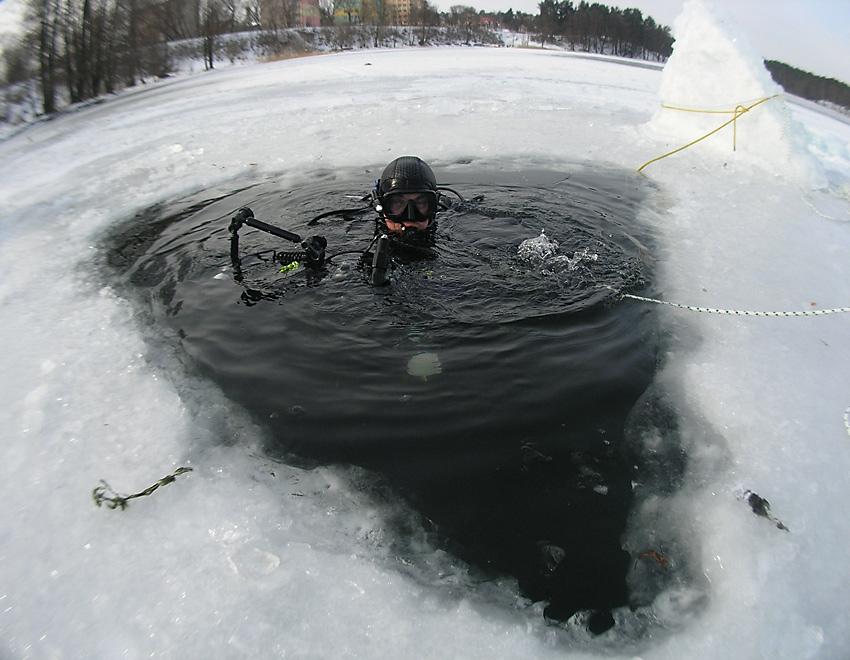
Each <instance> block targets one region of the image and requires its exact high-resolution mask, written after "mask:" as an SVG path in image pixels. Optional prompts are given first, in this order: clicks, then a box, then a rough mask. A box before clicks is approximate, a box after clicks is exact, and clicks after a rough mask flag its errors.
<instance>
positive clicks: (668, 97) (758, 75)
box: [650, 0, 825, 188]
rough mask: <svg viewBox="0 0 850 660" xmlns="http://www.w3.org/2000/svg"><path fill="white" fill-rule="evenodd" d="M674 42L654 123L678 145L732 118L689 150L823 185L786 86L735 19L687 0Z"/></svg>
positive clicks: (809, 184) (675, 27) (676, 24)
mask: <svg viewBox="0 0 850 660" xmlns="http://www.w3.org/2000/svg"><path fill="white" fill-rule="evenodd" d="M673 35H674V37H675V39H676V42H675V44H674V46H673V54H672V55H671V57H670V59H669V60H668V62H667V64H666V65H665V66H664V74H663V76H662V78H661V87H660V97H661V104H662V107H661V108H660V109H659V110H658V111H657V112H656V113H655V114H654V115H653V118H652V121H651V122H650V126H651V128H652V129H653V130H654V131H656V132H657V134H658V135H659V136H662V137H664V138H665V139H666V140H667V141H668V144H669V146H670V148H671V149H672V148H678V147H680V146H683V145H685V144H688V143H690V142H691V141H693V140H696V139H698V138H701V137H703V136H705V135H708V134H709V133H711V132H712V131H715V130H716V129H718V128H719V127H720V126H722V125H723V124H724V123H726V122H729V121H730V120H733V118H735V117H737V119H735V121H734V122H733V123H731V124H729V125H728V126H726V127H725V128H723V129H722V130H720V131H718V132H717V133H715V134H714V135H711V137H708V138H707V139H705V140H703V141H702V142H700V143H699V145H698V146H696V147H692V149H697V150H700V151H702V150H705V149H708V150H710V151H711V152H714V153H715V154H717V156H719V157H720V158H722V159H724V161H725V160H729V159H735V160H737V161H743V162H744V163H746V164H755V165H757V166H759V167H762V168H764V169H766V170H767V171H769V172H771V173H775V174H781V175H784V176H786V177H788V178H791V179H792V180H795V181H797V182H799V183H801V184H802V185H804V186H806V187H807V188H819V187H823V186H824V185H825V179H824V176H823V173H822V172H821V171H820V167H819V165H818V163H817V161H816V160H815V159H814V158H812V157H811V156H810V155H809V153H808V151H807V138H806V136H805V134H804V129H803V127H802V126H800V125H799V124H797V123H796V122H793V121H792V120H791V116H790V111H789V109H788V107H787V104H786V102H785V101H784V100H783V98H782V94H783V90H782V88H781V87H780V86H779V85H777V84H776V83H775V82H774V81H773V79H772V78H771V76H770V73H769V72H768V70H767V68H766V67H765V66H764V61H763V58H762V56H761V55H760V54H759V52H758V51H757V50H756V48H755V46H753V44H752V43H751V42H750V40H749V38H748V37H747V35H746V34H745V33H744V31H743V29H742V28H741V27H740V25H738V24H737V23H736V22H735V20H734V18H732V17H731V15H729V14H728V13H726V12H725V11H724V10H722V9H720V8H719V7H717V6H716V5H713V4H711V3H708V2H702V0H690V2H687V3H686V4H685V9H684V12H683V13H682V14H681V15H680V16H679V17H678V18H677V19H676V21H675V22H674V24H673Z"/></svg>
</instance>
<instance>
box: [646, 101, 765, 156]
mask: <svg viewBox="0 0 850 660" xmlns="http://www.w3.org/2000/svg"><path fill="white" fill-rule="evenodd" d="M777 96H779V94H774V95H773V96H767V97H765V98H763V99H759V100H758V101H756V102H755V103H753V104H752V105H741V104H738V105H737V106H735V109H734V110H698V109H694V108H679V107H676V106H672V105H666V104H664V103H662V104H661V107H662V108H665V109H667V110H681V111H682V112H700V113H705V114H729V113H732V115H733V117H732V119H730V120H729V121H727V122H724V123H723V124H721V125H720V126H718V127H717V128H715V129H714V130H713V131H711V132H710V133H706V134H705V135H703V136H702V137H701V138H697V139H696V140H694V141H693V142H689V143H688V144H686V145H685V146H683V147H679V148H678V149H674V150H673V151H671V152H669V153H666V154H664V155H663V156H659V157H658V158H653V159H652V160H650V161H647V162H646V163H644V164H643V165H641V166H640V167H639V168H638V172H640V171H641V170H642V169H643V168H644V167H646V166H647V165H651V164H652V163H654V162H656V161H659V160H661V159H662V158H667V156H672V155H673V154H677V153H679V152H680V151H684V150H685V149H687V148H688V147H692V146H693V145H695V144H696V143H697V142H700V141H702V140H705V138H707V137H711V136H712V135H714V134H715V133H717V132H718V131H720V130H722V129H724V128H726V127H727V126H728V125H729V124H732V125H733V134H732V149H733V150H734V149H736V148H737V143H738V124H737V121H738V117H740V116H741V115H743V114H745V113H747V112H749V111H750V110H752V109H753V108H755V107H756V106H757V105H761V104H762V103H764V102H765V101H769V100H770V99H773V98H776V97H777Z"/></svg>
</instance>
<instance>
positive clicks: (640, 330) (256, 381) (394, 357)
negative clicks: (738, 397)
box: [107, 169, 655, 630]
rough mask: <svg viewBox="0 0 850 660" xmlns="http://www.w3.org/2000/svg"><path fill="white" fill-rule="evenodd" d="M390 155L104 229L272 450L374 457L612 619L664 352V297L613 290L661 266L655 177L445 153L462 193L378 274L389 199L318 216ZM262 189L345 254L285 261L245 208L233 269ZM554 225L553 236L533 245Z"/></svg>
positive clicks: (460, 534)
mask: <svg viewBox="0 0 850 660" xmlns="http://www.w3.org/2000/svg"><path fill="white" fill-rule="evenodd" d="M377 171H378V170H376V171H375V172H371V171H363V172H357V173H351V172H348V173H343V174H336V175H334V174H325V175H323V176H320V177H318V178H314V179H313V180H312V181H311V183H310V184H309V185H307V186H303V187H300V188H298V189H296V190H281V189H280V188H279V186H277V185H276V184H273V183H269V184H262V185H256V186H252V187H249V188H246V189H243V190H241V191H236V192H233V193H230V194H225V195H222V196H221V197H219V198H217V199H213V198H210V197H209V196H203V195H200V196H198V197H197V198H194V199H185V200H178V201H176V202H174V203H171V204H166V205H162V206H160V207H157V208H154V209H150V210H149V211H147V212H145V213H143V214H141V215H140V216H139V217H137V218H135V219H133V220H132V221H131V222H128V223H127V224H125V225H124V226H122V227H120V228H119V229H118V230H116V231H115V233H114V235H112V236H110V237H109V238H108V241H107V242H108V245H109V262H110V266H111V268H112V269H114V270H117V271H118V273H119V274H120V277H122V278H123V279H124V280H125V281H126V282H128V283H131V284H132V285H135V286H136V287H139V288H140V290H141V291H143V292H144V295H145V298H146V300H147V301H148V302H149V304H150V305H151V308H152V310H153V314H154V318H155V320H156V323H159V324H162V325H164V326H168V327H169V328H171V329H173V330H175V331H176V332H177V333H178V335H179V337H180V343H181V346H182V349H183V350H184V351H185V352H186V354H188V355H189V356H190V357H191V359H192V360H193V362H194V364H195V365H196V366H197V368H198V370H199V371H200V372H202V373H203V374H206V375H207V376H208V377H209V378H211V379H213V380H214V381H215V382H216V383H218V385H219V386H220V387H221V388H222V389H223V391H224V392H225V393H226V394H227V395H228V396H229V397H230V398H232V399H233V400H234V401H237V402H239V403H240V404H242V405H243V406H245V407H246V408H248V409H249V410H251V411H252V412H253V413H254V414H255V415H256V417H257V419H259V420H261V421H262V423H263V424H264V425H265V426H266V427H267V428H268V429H269V430H270V437H272V438H273V440H272V441H271V443H270V445H269V446H268V447H267V448H266V450H267V451H268V453H269V454H271V455H273V456H275V457H278V458H284V459H286V460H290V461H293V462H297V463H300V464H325V463H349V464H355V465H359V466H363V467H366V468H368V469H369V470H372V471H374V472H375V473H376V474H379V475H381V478H382V479H383V480H385V481H386V482H387V483H389V484H390V485H391V486H392V488H393V489H394V491H395V492H397V493H399V494H400V495H401V496H402V497H404V498H405V499H407V500H408V501H409V502H410V503H411V504H412V505H413V506H414V507H415V508H416V509H417V510H418V511H419V512H420V513H421V514H422V516H423V517H424V519H426V520H427V521H428V523H427V524H428V525H429V526H430V528H431V529H432V530H433V533H434V537H435V538H436V539H438V540H439V543H440V544H441V545H443V546H444V547H445V548H446V549H448V550H450V551H451V552H453V553H455V554H456V555H457V556H458V557H460V558H462V559H464V560H465V561H467V562H469V563H471V564H473V565H474V566H476V567H478V568H479V569H481V571H482V572H483V573H484V574H485V575H487V574H490V575H510V576H513V577H516V578H517V579H518V581H519V584H520V588H521V589H522V591H523V593H524V594H526V595H527V596H529V597H530V598H532V599H535V600H545V601H548V602H549V606H548V608H547V616H549V617H551V618H554V619H565V618H567V617H569V616H570V615H571V614H572V613H574V612H575V611H578V610H591V611H594V612H599V613H600V614H599V615H598V616H597V617H596V622H595V623H592V624H591V625H592V626H595V627H596V628H597V629H599V630H601V629H604V628H605V627H606V626H607V625H608V623H606V622H609V623H610V621H609V618H608V616H607V614H606V612H607V611H609V610H610V609H612V608H616V607H619V606H622V605H625V604H627V603H628V601H629V594H628V590H627V588H626V575H627V573H628V571H629V569H630V566H631V565H632V564H633V562H634V559H635V558H633V557H630V556H629V555H628V554H627V553H626V552H624V551H623V550H622V547H621V536H622V534H623V531H624V528H625V524H626V519H627V517H628V514H629V508H630V504H631V502H632V487H631V480H632V476H633V469H634V465H633V457H631V456H629V454H628V452H627V450H626V447H625V443H624V429H625V425H626V420H627V417H628V415H629V412H630V411H631V410H632V408H633V406H634V404H635V402H636V401H637V399H638V398H639V397H640V396H641V395H642V394H643V393H644V391H645V390H646V389H647V387H648V385H649V383H650V381H651V380H652V377H653V372H654V369H655V344H654V339H653V337H654V335H653V328H652V319H651V317H650V316H649V314H650V312H651V310H649V309H648V308H647V307H646V306H641V305H640V304H639V303H638V304H636V303H633V302H629V301H621V300H619V299H618V298H617V296H616V295H615V293H614V291H638V290H642V289H645V287H647V286H649V280H650V276H651V262H650V259H649V255H648V251H647V249H646V247H645V245H647V244H649V243H650V240H649V237H648V236H647V234H646V231H645V230H644V229H642V228H641V227H640V226H639V224H638V222H637V220H636V212H637V209H638V208H639V206H640V204H641V203H642V201H643V197H644V194H645V191H644V190H643V188H642V184H641V183H640V180H639V179H635V178H633V177H632V176H631V175H628V174H626V173H623V172H602V171H589V170H581V171H577V172H573V173H569V172H551V171H537V172H528V171H526V172H521V173H506V172H481V171H477V172H463V171H461V170H458V171H455V172H454V173H452V174H451V175H449V176H448V177H447V176H440V174H441V173H440V171H439V169H438V170H437V174H438V177H439V178H440V180H441V182H444V183H446V184H448V185H451V187H452V188H454V189H455V190H457V191H459V192H461V193H462V194H463V196H464V197H465V199H466V201H465V202H464V203H457V204H455V207H454V208H452V209H450V210H448V211H446V212H444V213H441V214H440V215H439V216H438V219H439V229H438V233H437V240H436V245H435V249H434V253H433V254H432V255H430V256H425V257H424V258H416V259H413V260H409V263H404V264H399V265H397V266H396V267H395V268H394V269H393V270H392V271H391V283H390V285H389V286H386V287H382V288H375V287H372V286H369V284H368V282H367V273H366V271H365V270H364V269H363V268H362V267H360V266H358V263H357V259H358V254H357V252H359V251H362V250H363V249H365V248H366V247H367V246H368V245H369V243H370V241H371V239H372V237H373V233H374V214H372V213H367V214H364V215H359V216H357V217H356V218H354V219H342V218H327V219H324V220H322V221H320V222H318V223H317V224H315V225H314V226H308V225H307V222H308V220H309V219H310V218H311V217H313V216H315V215H317V214H319V213H322V212H324V211H327V210H330V209H334V208H347V207H356V206H358V205H359V202H358V200H357V197H359V196H361V195H362V194H365V193H366V192H368V189H369V186H370V184H371V180H373V179H374V177H375V175H376V172H377ZM447 179H450V180H447ZM346 193H353V194H354V197H347V196H346ZM246 205H247V206H250V207H251V208H252V209H253V211H254V213H255V216H256V217H257V218H258V219H262V220H264V221H266V222H269V223H271V224H274V225H277V226H279V227H282V228H285V229H288V230H290V231H293V232H297V233H299V234H301V235H302V236H307V235H311V234H322V235H324V236H325V237H326V238H327V240H328V252H329V254H336V255H337V256H335V257H333V258H332V259H331V262H330V263H329V264H328V265H327V266H326V268H325V269H324V270H322V271H321V272H318V273H317V272H313V271H310V270H307V269H304V268H303V267H302V268H299V269H297V270H294V271H289V272H283V273H282V272H280V264H278V263H274V262H273V261H271V260H270V257H271V254H270V253H268V252H265V253H263V252H264V251H270V250H273V249H278V250H289V249H292V248H293V247H294V246H293V245H291V244H287V243H286V242H285V241H282V240H281V239H277V238H274V237H272V236H270V235H268V234H265V233H262V232H259V231H256V230H251V229H248V228H243V230H242V231H241V232H240V237H241V246H240V247H241V254H242V257H243V275H244V279H243V280H242V281H241V282H240V281H236V280H234V278H233V271H232V270H231V268H230V258H229V250H230V243H229V238H230V237H229V234H228V231H227V227H228V222H229V218H230V217H231V216H232V215H233V214H234V212H235V211H236V210H237V209H239V208H240V207H242V206H246ZM541 230H545V233H546V236H547V237H548V238H549V239H550V240H555V241H557V242H558V243H559V248H558V250H557V252H556V254H554V255H553V256H550V257H549V258H548V259H547V260H545V261H543V262H540V261H538V260H535V259H527V258H521V257H520V256H519V255H518V248H519V246H520V245H521V244H522V243H523V241H525V240H527V239H535V238H537V237H539V236H540V234H541ZM346 251H353V252H352V253H350V254H340V253H342V252H346ZM257 253H260V254H259V255H258V254H257ZM612 289H613V291H612ZM437 365H438V367H439V368H437ZM376 478H377V477H376ZM591 621H593V618H592V619H591Z"/></svg>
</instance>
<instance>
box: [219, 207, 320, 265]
mask: <svg viewBox="0 0 850 660" xmlns="http://www.w3.org/2000/svg"><path fill="white" fill-rule="evenodd" d="M242 225H248V226H249V227H253V228H254V229H259V230H260V231H264V232H266V233H268V234H271V235H272V236H277V237H278V238H283V239H286V240H287V241H291V242H293V243H300V245H301V251H300V252H282V253H280V254H279V255H277V256H276V258H277V260H278V261H286V263H292V262H293V261H299V262H304V264H306V265H307V267H309V268H321V267H322V266H323V265H324V263H325V248H326V247H327V246H328V242H327V240H326V239H325V237H324V236H310V237H309V238H306V239H303V240H302V238H301V237H300V236H299V235H298V234H294V233H292V232H291V231H287V230H286V229H281V228H280V227H275V226H274V225H270V224H268V223H267V222H263V221H262V220H257V219H256V218H255V217H254V212H253V211H252V210H251V209H249V208H248V207H247V206H246V207H244V208H241V209H239V211H238V213H237V214H236V215H234V216H233V218H232V219H231V220H230V228H229V229H230V259H231V261H232V262H233V269H234V270H235V271H236V273H237V274H241V265H242V261H241V259H240V258H239V230H240V229H241V228H242Z"/></svg>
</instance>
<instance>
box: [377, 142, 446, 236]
mask: <svg viewBox="0 0 850 660" xmlns="http://www.w3.org/2000/svg"><path fill="white" fill-rule="evenodd" d="M375 192H376V197H377V201H378V207H377V208H378V211H379V212H380V213H381V214H382V217H383V220H384V223H385V224H386V226H387V229H388V231H390V232H392V233H401V232H403V231H407V230H418V231H425V230H427V229H428V228H429V227H430V226H431V225H432V224H433V222H434V216H436V214H437V178H436V177H435V176H434V172H433V171H432V170H431V168H430V167H428V164H427V163H426V162H425V161H423V160H422V159H421V158H417V157H416V156H402V157H401V158H396V159H395V160H394V161H393V162H391V163H390V164H389V165H387V166H386V168H384V171H383V173H382V174H381V178H380V179H378V181H377V182H376V184H375Z"/></svg>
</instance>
